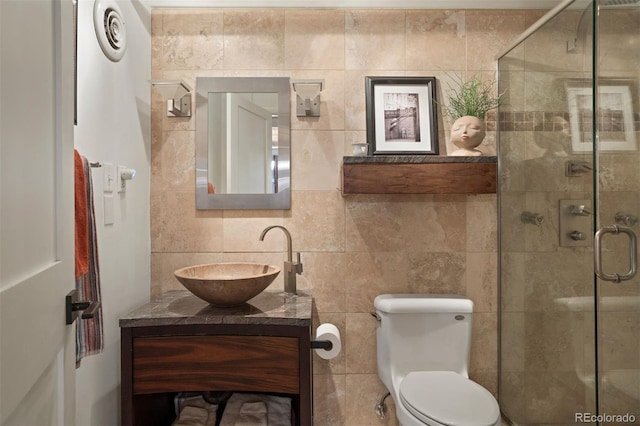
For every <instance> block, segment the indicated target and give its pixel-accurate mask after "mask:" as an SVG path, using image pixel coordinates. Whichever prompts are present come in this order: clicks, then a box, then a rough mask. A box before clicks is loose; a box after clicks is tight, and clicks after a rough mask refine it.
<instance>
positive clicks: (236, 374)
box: [133, 336, 300, 394]
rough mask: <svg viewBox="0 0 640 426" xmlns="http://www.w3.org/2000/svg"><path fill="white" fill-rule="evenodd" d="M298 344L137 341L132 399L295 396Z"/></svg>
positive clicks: (236, 339) (287, 340) (285, 340)
mask: <svg viewBox="0 0 640 426" xmlns="http://www.w3.org/2000/svg"><path fill="white" fill-rule="evenodd" d="M299 370H300V368H299V356H298V339H297V338H294V337H269V336H173V337H140V338H136V339H134V341H133V392H134V394H145V393H156V392H179V391H198V390H200V391H207V390H212V391H214V390H229V391H259V392H282V393H299Z"/></svg>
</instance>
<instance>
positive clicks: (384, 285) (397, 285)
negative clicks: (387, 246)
mask: <svg viewBox="0 0 640 426" xmlns="http://www.w3.org/2000/svg"><path fill="white" fill-rule="evenodd" d="M346 258H347V271H346V274H345V286H346V303H347V306H346V308H347V312H371V311H373V310H374V307H373V300H374V299H375V298H376V296H378V295H379V294H386V293H407V292H411V289H410V288H409V283H408V280H407V274H408V272H407V271H411V264H410V262H409V259H408V257H407V256H406V254H405V253H404V252H378V253H372V252H352V253H347V254H346ZM409 273H411V272H409Z"/></svg>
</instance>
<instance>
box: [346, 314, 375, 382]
mask: <svg viewBox="0 0 640 426" xmlns="http://www.w3.org/2000/svg"><path fill="white" fill-rule="evenodd" d="M377 328H378V322H377V321H376V320H375V318H373V317H372V316H371V315H370V314H368V313H363V314H347V335H346V345H345V355H346V361H347V374H352V373H356V374H377V372H378V363H377V358H376V345H377V343H376V329H377Z"/></svg>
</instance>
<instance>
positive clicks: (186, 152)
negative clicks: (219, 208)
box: [160, 131, 196, 191]
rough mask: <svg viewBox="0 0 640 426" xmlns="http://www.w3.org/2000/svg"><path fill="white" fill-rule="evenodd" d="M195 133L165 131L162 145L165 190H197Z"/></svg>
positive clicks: (161, 156)
mask: <svg viewBox="0 0 640 426" xmlns="http://www.w3.org/2000/svg"><path fill="white" fill-rule="evenodd" d="M194 138H195V133H194V132H191V131H170V132H165V133H164V137H163V141H162V145H161V146H160V158H161V160H160V161H161V162H162V180H163V182H164V188H165V190H169V191H171V190H182V191H189V190H192V191H193V190H195V187H196V179H195V175H196V167H195V165H196V160H195V140H194Z"/></svg>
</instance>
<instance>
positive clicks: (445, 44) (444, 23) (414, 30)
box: [406, 10, 467, 70]
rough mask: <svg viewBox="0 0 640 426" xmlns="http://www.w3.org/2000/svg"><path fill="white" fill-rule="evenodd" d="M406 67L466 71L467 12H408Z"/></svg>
mask: <svg viewBox="0 0 640 426" xmlns="http://www.w3.org/2000/svg"><path fill="white" fill-rule="evenodd" d="M406 19H407V33H406V49H407V67H408V68H414V69H453V70H463V69H465V68H466V65H467V55H466V53H467V52H466V44H467V39H466V28H465V12H464V11H452V10H409V11H407V18H406Z"/></svg>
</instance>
